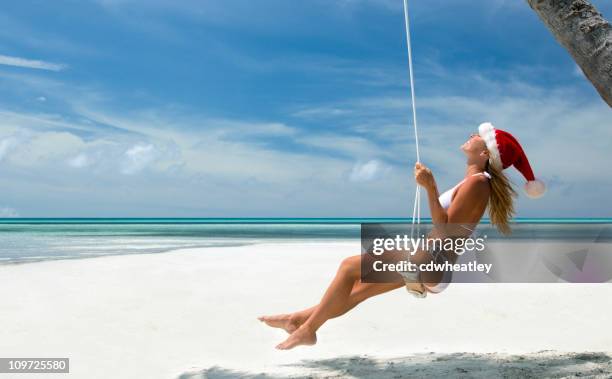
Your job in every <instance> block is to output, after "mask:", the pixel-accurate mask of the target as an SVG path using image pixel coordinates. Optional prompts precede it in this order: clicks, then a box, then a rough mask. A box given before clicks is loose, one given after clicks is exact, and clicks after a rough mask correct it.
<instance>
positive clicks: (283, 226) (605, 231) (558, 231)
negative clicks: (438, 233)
mask: <svg viewBox="0 0 612 379" xmlns="http://www.w3.org/2000/svg"><path fill="white" fill-rule="evenodd" d="M422 221H423V222H424V223H427V222H428V221H429V220H427V219H425V220H422ZM410 222H411V220H410V219H405V218H359V219H358V218H333V219H332V218H316V219H313V218H309V219H304V218H282V219H281V218H275V219H269V218H249V219H245V218H215V219H210V218H206V219H205V218H191V219H170V218H154V219H151V218H150V219H138V218H114V219H108V218H106V219H100V218H63V219H58V218H45V219H42V218H37V219H34V218H29V219H26V218H21V219H19V218H12V219H0V264H12V263H27V262H34V261H42V260H51V259H77V258H88V257H96V256H105V255H117V254H144V253H161V252H170V251H173V250H177V249H182V248H194V247H220V246H241V245H251V244H257V243H265V242H284V241H287V242H300V241H355V242H359V239H360V231H361V229H360V227H361V223H410ZM478 232H479V233H480V234H486V235H488V237H489V239H495V238H504V239H549V240H572V241H575V240H581V241H612V219H603V218H602V219H569V218H567V219H516V220H515V224H514V225H513V234H512V235H511V236H500V235H499V234H498V233H497V232H496V231H495V229H494V228H492V227H491V225H489V224H488V223H487V222H486V221H485V222H483V223H481V224H480V226H479V227H478ZM203 251H204V252H205V250H203Z"/></svg>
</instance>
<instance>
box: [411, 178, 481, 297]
mask: <svg viewBox="0 0 612 379" xmlns="http://www.w3.org/2000/svg"><path fill="white" fill-rule="evenodd" d="M475 175H484V176H485V177H487V178H488V179H491V174H489V173H488V172H486V171H484V172H478V173H476V174H472V175H471V176H475ZM466 180H467V178H464V179H463V180H462V181H460V182H459V183H457V184H456V185H455V186H454V187H453V188H451V189H449V190H447V191H446V192H444V193H443V194H442V195H440V196H439V197H438V201H439V202H440V205H441V206H442V208H444V209H448V208H449V207H450V205H451V202H452V200H453V195H454V194H455V190H456V189H457V188H458V187H459V186H460V185H462V184H463V183H464V182H465V181H466ZM461 226H463V225H461ZM463 227H464V228H466V229H468V230H469V231H470V232H473V230H471V229H469V228H467V227H466V226H463ZM429 253H430V254H432V256H433V258H434V260H438V259H439V258H441V259H443V260H444V261H446V260H447V258H446V256H445V255H444V254H440V253H441V252H438V251H430V252H429ZM413 275H414V273H412V274H409V276H408V277H409V278H412V279H414V277H413ZM451 277H452V272H450V271H444V274H443V277H442V280H441V281H440V283H438V284H436V285H435V286H431V287H430V286H428V287H427V289H428V290H429V291H430V292H435V293H439V292H442V291H444V289H446V287H448V285H449V283H450V281H451ZM406 288H407V289H408V292H410V293H411V294H413V295H415V296H416V297H425V296H426V295H427V291H425V292H419V291H414V290H411V289H409V288H408V287H406Z"/></svg>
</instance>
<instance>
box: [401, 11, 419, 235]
mask: <svg viewBox="0 0 612 379" xmlns="http://www.w3.org/2000/svg"><path fill="white" fill-rule="evenodd" d="M404 23H405V25H406V46H407V48H408V71H409V74H410V98H411V100H412V123H413V125H414V145H415V148H416V161H417V163H419V162H420V161H421V155H420V153H419V131H418V128H417V116H416V101H415V96H414V75H413V72H412V45H411V43H410V20H409V16H408V0H404ZM415 224H416V225H417V228H419V225H420V224H421V187H420V186H419V185H418V184H417V185H416V190H415V192H414V206H413V209H412V227H411V230H410V235H411V237H412V236H413V231H414V227H415ZM417 230H418V229H417Z"/></svg>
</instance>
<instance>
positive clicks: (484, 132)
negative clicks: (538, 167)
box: [478, 122, 546, 199]
mask: <svg viewBox="0 0 612 379" xmlns="http://www.w3.org/2000/svg"><path fill="white" fill-rule="evenodd" d="M478 134H479V135H480V137H482V139H483V140H484V141H485V143H486V144H487V149H489V162H490V163H491V164H493V165H494V166H495V167H496V168H497V169H499V170H500V171H501V170H503V169H506V168H507V167H510V166H514V167H515V168H516V169H517V170H519V171H520V172H521V174H523V176H524V177H525V179H527V183H525V186H524V189H525V192H526V193H527V196H529V197H531V198H534V199H535V198H538V197H540V196H542V195H544V192H545V191H546V185H545V184H544V182H542V181H541V180H539V179H536V178H535V176H534V175H533V171H532V170H531V165H530V164H529V160H528V159H527V155H525V152H524V151H523V148H522V147H521V145H520V144H519V143H518V141H517V140H516V139H515V138H514V137H513V136H512V134H510V133H508V132H506V131H503V130H501V129H495V128H494V127H493V125H492V124H491V123H490V122H485V123H482V124H480V126H479V127H478Z"/></svg>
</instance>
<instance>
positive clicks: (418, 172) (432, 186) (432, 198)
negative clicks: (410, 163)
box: [414, 163, 448, 225]
mask: <svg viewBox="0 0 612 379" xmlns="http://www.w3.org/2000/svg"><path fill="white" fill-rule="evenodd" d="M414 177H415V179H416V181H417V183H418V184H420V185H421V186H423V188H425V190H426V191H427V197H428V199H429V211H430V213H431V221H432V223H433V224H434V225H443V224H446V223H447V222H448V214H447V213H446V210H445V209H444V208H442V205H441V204H440V201H439V200H438V197H440V194H439V193H438V185H437V184H436V180H435V179H434V177H433V174H432V173H431V170H430V169H428V168H427V167H425V166H424V165H422V164H420V163H417V164H416V165H415V166H414Z"/></svg>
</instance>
